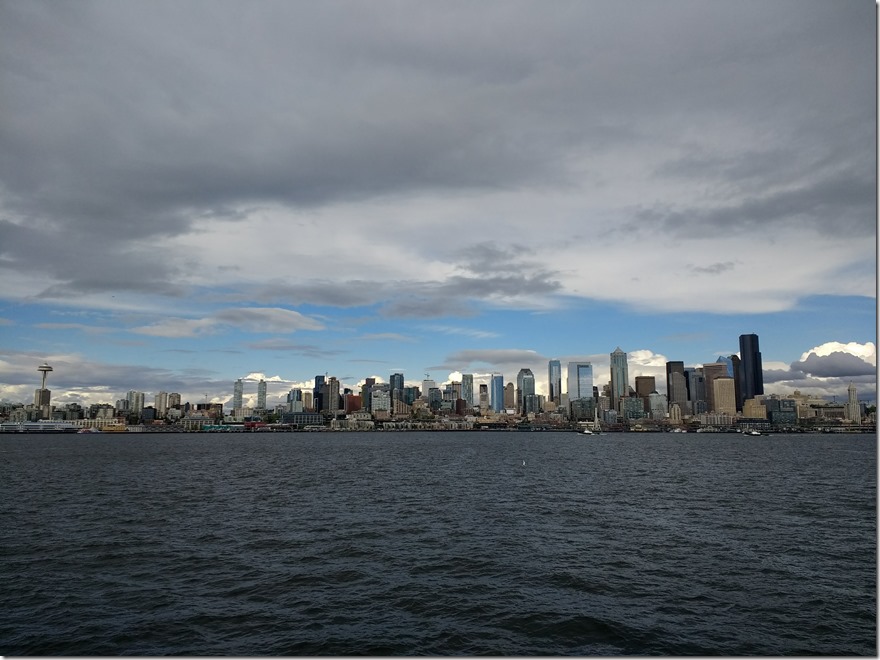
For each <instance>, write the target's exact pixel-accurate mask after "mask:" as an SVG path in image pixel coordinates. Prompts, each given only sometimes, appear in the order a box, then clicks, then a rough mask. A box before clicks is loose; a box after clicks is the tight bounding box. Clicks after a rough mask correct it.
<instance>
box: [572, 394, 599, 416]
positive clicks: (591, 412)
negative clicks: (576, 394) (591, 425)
mask: <svg viewBox="0 0 880 660" xmlns="http://www.w3.org/2000/svg"><path fill="white" fill-rule="evenodd" d="M568 407H569V410H570V413H569V416H570V419H572V420H574V421H578V422H583V421H587V422H589V421H593V419H595V417H596V400H595V399H593V397H584V398H582V399H575V400H573V401H569V402H568Z"/></svg>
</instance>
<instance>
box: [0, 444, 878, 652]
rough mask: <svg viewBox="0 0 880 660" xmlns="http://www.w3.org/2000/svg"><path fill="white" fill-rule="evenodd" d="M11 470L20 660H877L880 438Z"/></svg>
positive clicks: (29, 457)
mask: <svg viewBox="0 0 880 660" xmlns="http://www.w3.org/2000/svg"><path fill="white" fill-rule="evenodd" d="M0 452H2V453H0V484H2V493H3V504H2V508H0V584H2V585H3V586H2V592H3V595H2V597H0V598H2V601H3V604H2V609H0V654H5V655H23V654H33V655H127V654H134V655H166V654H171V655H202V654H220V655H270V654H271V655H323V654H328V655H344V654H364V653H367V654H382V655H398V654H407V655H414V654H427V655H441V654H442V655H472V654H490V655H536V654H537V655H557V654H570V655H612V654H627V655H631V654H675V655H689V654H699V655H706V654H724V655H740V654H747V655H765V654H772V655H783V654H797V655H804V654H823V655H829V654H847V655H875V654H876V651H877V645H876V585H877V574H876V560H877V558H876V545H877V544H876V534H877V529H876V516H877V511H876V504H877V499H876V498H877V493H876V483H877V466H876V437H874V436H831V435H822V436H775V437H774V436H770V437H761V438H749V437H742V436H739V435H727V434H723V435H722V434H719V435H715V434H700V435H693V434H689V435H679V434H675V435H672V434H609V435H606V436H598V437H593V438H584V437H582V436H577V435H576V434H574V433H522V432H520V433H516V432H513V433H498V432H495V433H492V432H485V433H482V432H471V433H450V432H446V433H427V432H426V433H365V434H247V435H242V434H230V435H224V434H219V435H207V434H188V435H187V434H179V435H159V434H141V435H126V436H68V435H28V436H21V435H6V436H0ZM523 462H525V464H523Z"/></svg>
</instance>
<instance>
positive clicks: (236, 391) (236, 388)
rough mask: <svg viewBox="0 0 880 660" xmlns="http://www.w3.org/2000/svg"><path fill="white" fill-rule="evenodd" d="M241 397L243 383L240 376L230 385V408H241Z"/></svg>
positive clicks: (242, 395)
mask: <svg viewBox="0 0 880 660" xmlns="http://www.w3.org/2000/svg"><path fill="white" fill-rule="evenodd" d="M243 398H244V383H242V382H241V378H239V379H238V380H237V381H235V383H233V385H232V409H233V410H241V408H242V399H243Z"/></svg>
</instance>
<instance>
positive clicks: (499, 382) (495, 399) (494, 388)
mask: <svg viewBox="0 0 880 660" xmlns="http://www.w3.org/2000/svg"><path fill="white" fill-rule="evenodd" d="M489 404H490V405H491V406H492V410H493V411H495V412H497V413H500V412H501V411H502V410H504V376H503V375H502V374H492V376H491V378H490V380H489Z"/></svg>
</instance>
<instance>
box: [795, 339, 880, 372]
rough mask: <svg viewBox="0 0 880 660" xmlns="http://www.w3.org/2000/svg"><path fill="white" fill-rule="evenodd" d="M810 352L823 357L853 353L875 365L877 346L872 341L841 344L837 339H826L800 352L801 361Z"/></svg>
mask: <svg viewBox="0 0 880 660" xmlns="http://www.w3.org/2000/svg"><path fill="white" fill-rule="evenodd" d="M811 353H812V354H815V355H818V356H819V357H825V356H828V355H831V354H832V353H849V354H850V355H855V356H856V357H858V358H861V359H862V360H864V361H865V362H868V363H869V364H873V365H875V366H876V365H877V348H876V346H875V345H874V343H873V342H870V341H869V342H866V343H864V344H860V343H858V342H854V341H851V342H847V343H846V344H842V343H841V342H839V341H828V342H825V343H824V344H821V345H819V346H814V347H813V348H811V349H809V350H808V351H804V352H803V353H802V354H801V362H803V361H804V360H806V359H807V358H808V357H809V356H810V354H811Z"/></svg>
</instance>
